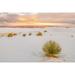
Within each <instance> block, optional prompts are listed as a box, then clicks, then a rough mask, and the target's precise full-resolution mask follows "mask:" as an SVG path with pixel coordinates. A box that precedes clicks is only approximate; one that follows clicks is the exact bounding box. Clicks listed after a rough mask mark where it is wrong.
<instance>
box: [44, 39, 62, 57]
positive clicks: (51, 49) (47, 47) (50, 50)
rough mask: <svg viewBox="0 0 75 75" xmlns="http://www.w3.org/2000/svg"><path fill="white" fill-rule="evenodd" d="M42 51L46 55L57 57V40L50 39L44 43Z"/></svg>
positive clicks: (59, 48) (58, 49)
mask: <svg viewBox="0 0 75 75" xmlns="http://www.w3.org/2000/svg"><path fill="white" fill-rule="evenodd" d="M43 51H44V53H45V56H47V57H58V55H59V53H60V52H61V47H60V46H59V44H58V43H57V42H55V41H52V40H51V41H48V42H46V43H45V44H44V46H43Z"/></svg>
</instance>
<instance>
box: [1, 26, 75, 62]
mask: <svg viewBox="0 0 75 75" xmlns="http://www.w3.org/2000/svg"><path fill="white" fill-rule="evenodd" d="M44 30H47V32H46V33H44V32H43V31H44ZM39 31H40V32H42V33H43V36H36V33H37V32H39ZM7 32H16V33H17V34H18V35H17V36H14V37H5V36H4V37H0V62H3V61H7V62H8V61H9V62H11V61H13V62H14V61H15V62H25V61H26V62H28V61H31V62H32V61H34V62H36V61H38V62H40V61H42V62H43V61H44V62H47V61H66V62H68V61H69V62H75V28H64V27H48V28H0V33H7ZM22 33H26V34H27V35H26V36H25V37H23V36H22ZM28 33H32V35H31V36H28ZM49 40H55V41H56V42H58V43H59V44H60V46H61V47H62V52H61V54H60V58H59V59H58V60H52V59H48V58H46V57H44V56H43V52H42V47H43V45H44V43H45V42H47V41H49Z"/></svg>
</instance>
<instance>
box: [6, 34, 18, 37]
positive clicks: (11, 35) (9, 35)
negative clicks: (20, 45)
mask: <svg viewBox="0 0 75 75" xmlns="http://www.w3.org/2000/svg"><path fill="white" fill-rule="evenodd" d="M15 35H17V34H16V33H8V34H7V37H13V36H15Z"/></svg>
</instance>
